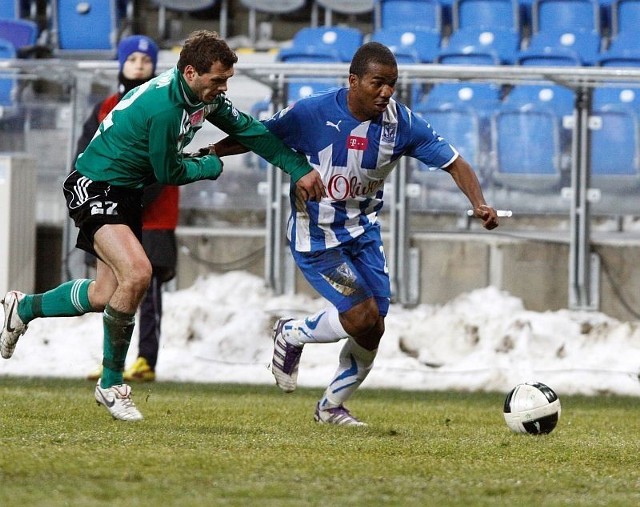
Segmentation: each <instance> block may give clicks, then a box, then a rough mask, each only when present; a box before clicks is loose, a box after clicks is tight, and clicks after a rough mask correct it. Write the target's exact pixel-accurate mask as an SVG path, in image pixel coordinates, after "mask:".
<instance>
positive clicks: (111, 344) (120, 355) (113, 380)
mask: <svg viewBox="0 0 640 507" xmlns="http://www.w3.org/2000/svg"><path fill="white" fill-rule="evenodd" d="M135 317H136V315H135V313H125V312H119V311H118V310H114V309H113V308H111V306H109V305H107V307H106V308H105V309H104V312H103V314H102V322H103V325H104V342H103V356H102V366H103V368H102V378H101V380H100V387H102V388H103V389H107V388H108V387H111V386H115V385H118V384H122V382H123V378H122V373H123V372H124V361H125V359H126V358H127V351H128V350H129V344H130V343H131V335H132V334H133V326H134V324H135Z"/></svg>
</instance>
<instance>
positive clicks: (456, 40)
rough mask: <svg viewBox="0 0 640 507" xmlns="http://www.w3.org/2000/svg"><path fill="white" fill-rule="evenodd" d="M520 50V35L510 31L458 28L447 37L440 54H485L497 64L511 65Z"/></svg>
mask: <svg viewBox="0 0 640 507" xmlns="http://www.w3.org/2000/svg"><path fill="white" fill-rule="evenodd" d="M519 50H520V34H519V32H516V31H514V30H510V29H488V28H486V29H485V28H460V29H458V30H456V31H455V32H453V33H452V34H451V36H450V37H449V42H448V44H447V47H446V48H445V49H444V51H442V52H441V53H442V54H444V53H458V54H460V53H465V52H467V53H485V54H491V55H493V56H494V57H496V58H497V60H498V63H502V64H511V63H514V61H515V58H516V56H517V54H518V51H519Z"/></svg>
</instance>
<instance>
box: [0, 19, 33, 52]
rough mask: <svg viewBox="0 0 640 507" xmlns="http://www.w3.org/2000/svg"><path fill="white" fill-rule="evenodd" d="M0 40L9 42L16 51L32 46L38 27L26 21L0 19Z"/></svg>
mask: <svg viewBox="0 0 640 507" xmlns="http://www.w3.org/2000/svg"><path fill="white" fill-rule="evenodd" d="M0 38H1V39H5V40H8V41H10V42H11V43H12V44H13V46H14V47H15V49H16V51H17V52H19V51H20V49H22V48H25V47H28V46H33V45H34V44H35V43H36V40H37V38H38V25H37V24H36V23H35V22H33V21H29V20H26V19H1V18H0Z"/></svg>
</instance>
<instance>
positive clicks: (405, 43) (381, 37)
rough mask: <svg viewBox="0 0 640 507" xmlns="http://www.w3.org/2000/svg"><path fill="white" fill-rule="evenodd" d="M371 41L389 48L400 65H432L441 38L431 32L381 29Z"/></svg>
mask: <svg viewBox="0 0 640 507" xmlns="http://www.w3.org/2000/svg"><path fill="white" fill-rule="evenodd" d="M371 40H372V41H376V42H380V43H381V44H384V45H385V46H387V47H388V48H389V49H390V50H391V51H392V52H393V54H394V55H395V57H396V60H397V61H398V63H431V62H433V61H434V60H435V58H436V56H437V55H438V51H439V50H440V44H441V36H440V34H439V33H437V32H433V31H431V30H420V29H414V30H406V29H404V28H389V29H380V30H378V31H376V32H374V33H373V34H372V35H371Z"/></svg>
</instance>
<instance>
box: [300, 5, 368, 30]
mask: <svg viewBox="0 0 640 507" xmlns="http://www.w3.org/2000/svg"><path fill="white" fill-rule="evenodd" d="M317 7H322V8H323V9H324V25H325V26H332V25H333V13H334V12H337V13H338V14H348V15H356V14H365V13H367V12H372V11H373V10H374V7H375V0H349V1H347V2H345V0H315V1H314V2H313V8H314V9H316V8H317ZM316 17H317V15H316Z"/></svg>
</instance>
